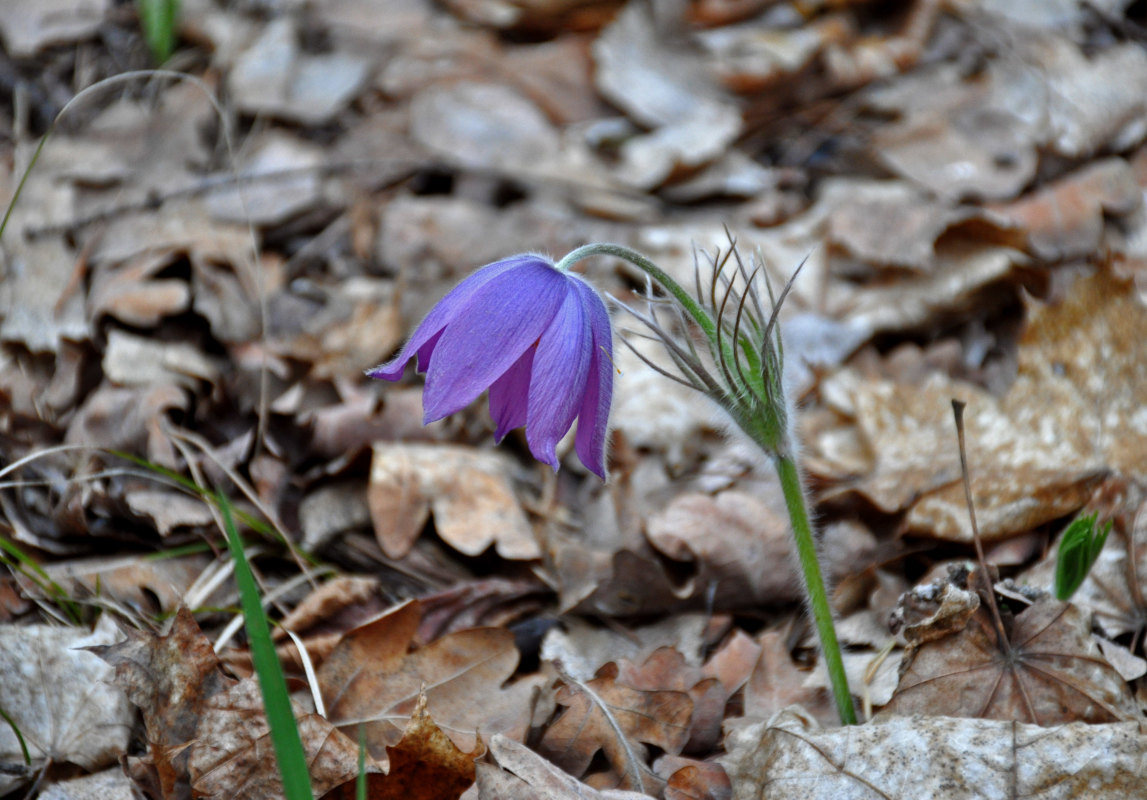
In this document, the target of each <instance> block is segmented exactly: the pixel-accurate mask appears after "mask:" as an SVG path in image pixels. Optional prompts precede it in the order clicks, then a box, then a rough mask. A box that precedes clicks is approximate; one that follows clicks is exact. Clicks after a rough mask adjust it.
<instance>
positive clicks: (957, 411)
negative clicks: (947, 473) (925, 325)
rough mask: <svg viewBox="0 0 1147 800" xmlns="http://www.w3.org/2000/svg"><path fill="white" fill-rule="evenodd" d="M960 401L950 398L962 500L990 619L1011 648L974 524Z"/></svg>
mask: <svg viewBox="0 0 1147 800" xmlns="http://www.w3.org/2000/svg"><path fill="white" fill-rule="evenodd" d="M966 405H967V403H965V402H964V401H962V400H957V399H955V398H952V413H953V414H954V415H955V417H956V437H957V438H958V439H959V442H960V472H961V473H962V474H963V476H964V499H965V500H966V501H967V503H968V516H969V517H971V519H972V541H973V542H974V543H975V545H976V558H978V559H979V561H980V574H982V575H983V576H984V578H983V579H984V588H985V590H986V591H987V595H988V606H989V607H990V608H991V609H992V619H993V621H994V622H995V623H996V632H997V633H998V634H999V637H1000V644H1001V645H1003V646H1004V647H1005V648H1007V649H1010V648H1011V642H1009V641H1008V634H1007V632H1006V631H1005V630H1004V619H1003V617H1001V616H1000V607H999V606H998V605H997V604H996V590H995V588H994V587H993V586H992V579H991V578H990V577H989V574H990V573H989V572H988V561H987V559H986V558H984V545H983V544H982V543H981V541H980V528H979V526H978V525H977V524H976V507H975V505H973V504H972V479H971V477H969V473H968V454H967V451H966V450H965V448H964V406H966Z"/></svg>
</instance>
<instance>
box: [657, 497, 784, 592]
mask: <svg viewBox="0 0 1147 800" xmlns="http://www.w3.org/2000/svg"><path fill="white" fill-rule="evenodd" d="M754 489H755V491H754V492H752V493H749V492H746V491H739V490H729V491H724V492H721V493H719V494H717V495H716V496H712V495H709V494H704V493H701V492H687V493H685V494H680V495H678V496H677V497H674V498H673V499H672V500H671V501H669V503H668V505H666V506H665V507H664V508H663V509H662V510H660V511H658V512H656V513H655V514H654V515H653V516H651V517H650V518H649V519H648V520H647V521H646V534H647V536H648V538H649V542H650V544H652V545H653V546H654V547H655V548H657V549H658V550H659V551H661V552H662V553H664V554H665V555H666V556H668V557H669V558H671V559H673V560H674V561H680V562H685V563H686V564H688V565H689V566H691V567H692V568H693V569H694V570H695V571H696V575H695V577H694V579H693V580H694V585H695V586H697V587H698V588H699V589H700V590H701V591H704V592H708V591H709V590H710V587H713V589H715V593H714V594H712V595H707V596H708V597H709V598H710V599H709V602H711V603H713V604H714V605H715V606H716V607H718V608H738V607H744V606H757V605H760V604H762V603H787V602H792V601H795V600H798V599H799V598H800V592H799V589H798V585H797V582H796V580H795V576H794V575H793V572H792V569H791V568H789V565H790V564H791V563H792V558H791V555H792V536H791V534H790V533H789V521H788V515H787V514H786V512H785V510H784V509H785V507H784V498H783V497H782V496H781V494H780V491H779V485H778V484H777V482H776V481H772V480H770V481H767V482H765V483H764V485H763V486H761V487H759V488H758V487H754Z"/></svg>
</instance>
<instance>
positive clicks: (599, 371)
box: [574, 279, 614, 480]
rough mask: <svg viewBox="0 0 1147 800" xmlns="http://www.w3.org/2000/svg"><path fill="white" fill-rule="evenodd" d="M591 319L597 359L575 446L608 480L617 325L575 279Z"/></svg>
mask: <svg viewBox="0 0 1147 800" xmlns="http://www.w3.org/2000/svg"><path fill="white" fill-rule="evenodd" d="M574 287H575V289H576V290H577V291H578V292H579V293H580V294H581V296H582V302H583V303H584V305H585V309H586V313H587V316H588V317H589V326H590V331H591V332H592V335H593V336H592V339H593V343H592V345H591V350H592V353H593V358H592V359H591V361H590V366H589V376H588V379H587V381H586V388H585V394H584V395H583V396H582V399H581V407H580V409H579V410H578V420H577V436H576V438H575V440H574V447H575V449H576V450H577V454H578V458H580V459H581V463H583V464H585V466H586V468H587V469H589V471H590V472H592V473H593V474H594V475H597V476H598V477H599V478H601V479H602V480H605V437H606V434H607V433H608V431H609V406H610V404H611V403H612V402H613V370H614V364H613V326H612V325H610V322H609V311H607V310H606V307H605V303H604V302H602V299H601V297H600V296H599V295H598V293H597V292H596V291H595V290H594V288H593V287H592V286H590V285H589V284H587V283H584V282H583V281H581V280H580V279H575V280H574Z"/></svg>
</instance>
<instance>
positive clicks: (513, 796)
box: [478, 735, 649, 800]
mask: <svg viewBox="0 0 1147 800" xmlns="http://www.w3.org/2000/svg"><path fill="white" fill-rule="evenodd" d="M490 754H491V755H492V756H493V757H494V759H495V760H496V761H497V762H498V765H499V766H494V765H493V764H486V763H479V764H478V797H479V798H480V800H537V799H538V798H545V800H648V798H649V795H647V794H642V793H638V792H626V791H620V790H617V789H606V790H604V791H597V790H595V789H593V788H591V787H589V786H586V785H585V784H584V783H582V782H581V781H579V780H578V779H577V778H575V777H573V776H572V775H570V774H569V773H568V772H564V771H563V770H561V769H559V768H558V767H556V766H554V765H553V764H552V763H550V762H549V761H546V760H545V759H544V758H542V757H541V756H539V755H538V754H537V753H535V752H534V751H533V750H531V749H529V748H528V747H526V746H525V745H522V744H518V743H517V742H515V741H514V740H513V739H508V738H506V737H505V736H501V735H496V736H493V737H491V739H490Z"/></svg>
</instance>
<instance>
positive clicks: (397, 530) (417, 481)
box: [367, 442, 540, 559]
mask: <svg viewBox="0 0 1147 800" xmlns="http://www.w3.org/2000/svg"><path fill="white" fill-rule="evenodd" d="M509 471H510V462H509V460H508V459H507V458H506V457H505V456H504V455H502V454H500V453H482V452H475V451H474V450H473V449H471V448H467V447H447V446H435V445H419V444H392V443H382V442H379V443H377V444H376V445H375V447H374V459H373V461H372V462H371V471H370V488H369V489H368V495H367V499H368V502H369V503H370V512H371V517H372V519H373V520H374V530H375V535H376V536H377V537H378V541H379V544H380V545H381V546H382V549H383V552H385V553H386V554H387V555H388V556H389V557H391V558H402V557H403V556H405V555H406V554H407V553H408V552H410V548H411V547H413V546H414V542H415V540H416V539H417V538H418V535H419V534H420V533H421V532H422V528H423V526H424V525H425V524H426V521H427V519H428V518H429V517H430V515H431V513H433V515H434V527H435V530H436V531H437V532H438V535H439V536H441V537H442V539H443V540H444V541H446V542H447V543H448V544H450V545H451V546H452V547H455V548H457V549H458V550H460V551H461V552H463V553H465V554H466V555H471V556H476V555H479V554H480V553H482V552H484V551H485V550H486V549H487V548H488V547H489V546H490V545H491V544H493V545H494V546H495V549H496V550H497V551H498V554H499V555H501V556H502V557H503V558H512V559H529V558H537V557H538V556H539V555H540V550H539V549H538V543H537V541H536V540H535V539H534V534H533V530H532V529H531V528H530V525H529V522H528V521H527V520H526V516H525V513H524V512H523V511H522V508H521V505H520V504H519V503H518V500H517V498H516V497H515V496H514V491H513V488H512V487H511V485H510V480H509Z"/></svg>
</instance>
